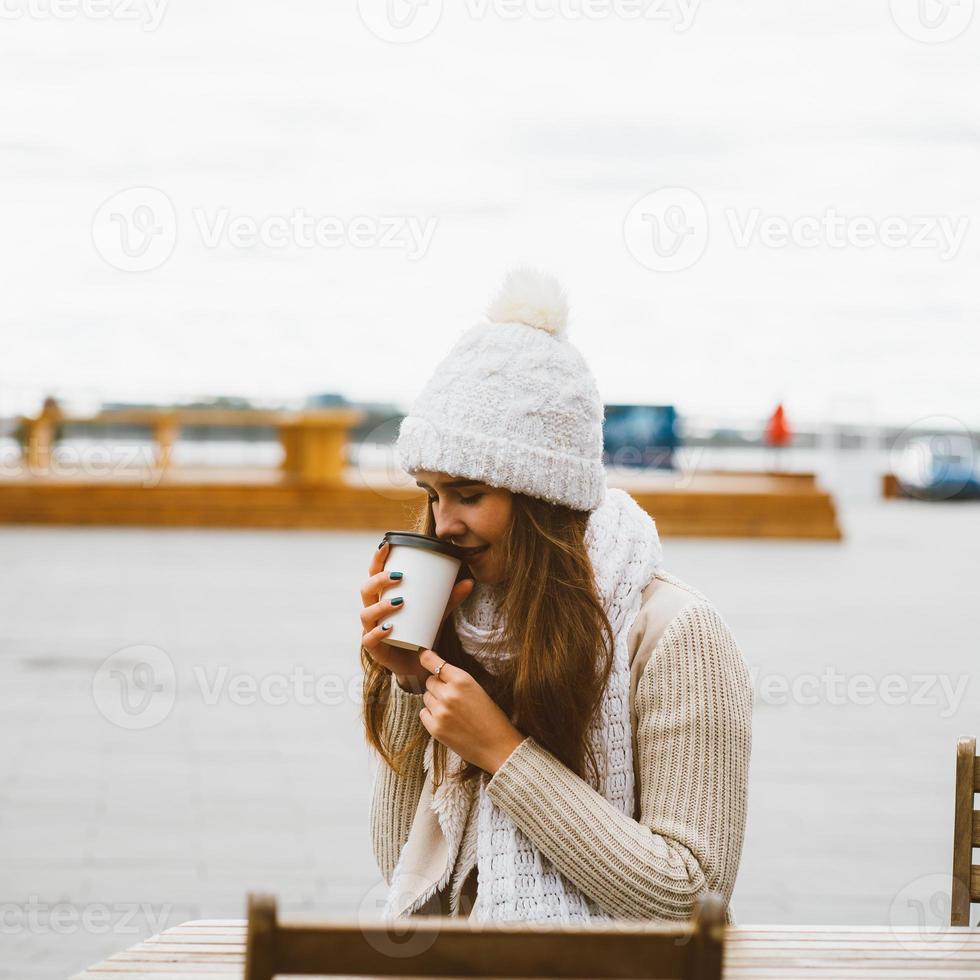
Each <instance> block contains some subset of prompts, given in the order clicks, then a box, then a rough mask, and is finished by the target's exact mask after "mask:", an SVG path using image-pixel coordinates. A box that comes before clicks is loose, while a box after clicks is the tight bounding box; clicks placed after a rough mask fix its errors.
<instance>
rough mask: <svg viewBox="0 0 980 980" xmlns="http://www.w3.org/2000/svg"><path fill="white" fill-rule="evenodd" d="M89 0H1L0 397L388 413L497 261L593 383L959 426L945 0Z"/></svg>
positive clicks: (961, 280)
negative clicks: (589, 370)
mask: <svg viewBox="0 0 980 980" xmlns="http://www.w3.org/2000/svg"><path fill="white" fill-rule="evenodd" d="M929 2H930V3H932V2H933V0H929ZM92 3H93V0H77V5H76V8H75V16H71V15H70V13H71V10H72V7H71V4H70V3H69V5H68V6H67V7H66V8H65V9H66V10H67V11H68V12H69V13H68V14H66V15H65V18H64V19H56V18H54V17H53V16H52V15H50V14H49V13H48V14H46V13H45V12H46V11H48V10H49V6H48V5H47V4H45V3H43V2H41V0H4V11H5V17H4V19H3V21H0V83H2V90H3V93H4V94H3V98H2V100H0V201H2V205H0V215H2V220H0V257H2V270H3V271H2V276H3V280H2V282H3V301H2V306H0V414H9V413H10V412H13V411H21V410H29V409H31V408H33V407H36V402H37V400H38V399H39V398H40V397H41V395H42V394H43V393H45V392H48V391H50V392H55V393H57V394H60V395H61V396H63V397H65V398H67V399H69V400H72V401H74V402H76V403H78V404H80V405H81V404H84V403H85V402H94V401H96V400H97V399H99V398H106V399H132V400H141V401H142V400H156V399H160V400H170V399H174V398H178V399H179V398H197V397H202V396H205V395H208V394H240V395H247V396H251V397H255V398H258V399H267V400H279V399H292V398H298V397H301V396H303V395H306V394H308V393H313V392H320V391H339V392H341V393H343V394H345V395H347V396H348V397H349V398H352V399H369V400H384V401H394V402H396V403H398V404H400V405H402V406H404V407H407V405H408V404H410V402H411V399H412V397H413V395H414V393H415V392H416V391H417V390H418V388H419V387H420V386H421V385H422V383H423V382H424V380H425V378H426V377H427V375H428V374H429V373H430V372H431V371H432V369H433V368H434V367H435V365H436V363H437V362H438V360H439V359H440V358H441V357H442V355H443V354H444V353H445V352H446V351H447V350H448V348H449V346H451V344H452V342H453V340H454V339H455V337H456V336H457V335H458V334H459V333H460V332H461V331H462V330H464V329H465V328H466V327H468V326H469V325H470V324H471V323H472V322H474V321H475V319H476V318H478V317H479V316H480V315H481V314H482V312H483V310H484V308H485V306H486V304H487V302H488V300H489V299H490V298H491V296H492V294H493V292H494V290H495V288H496V287H497V285H498V283H499V281H500V280H501V278H502V276H503V274H504V273H505V271H506V270H507V269H508V268H509V267H510V266H512V265H515V264H520V263H527V264H532V265H536V266H538V267H540V268H541V269H543V270H545V271H548V272H551V273H553V274H555V275H557V276H558V277H559V278H560V279H561V281H562V282H563V283H564V284H565V286H566V289H567V291H568V294H569V297H570V301H571V309H572V315H571V320H570V338H571V340H572V341H573V342H574V343H576V344H577V345H578V346H579V347H580V348H581V349H582V351H583V352H584V353H585V355H586V357H587V358H588V359H589V362H590V364H591V365H592V367H593V370H594V371H595V374H596V376H597V379H598V382H599V388H600V391H601V393H602V395H603V397H604V398H605V400H606V401H607V402H632V401H638V402H653V403H663V402H671V403H674V404H676V405H677V406H678V407H679V408H680V410H681V411H682V412H689V413H697V414H702V413H709V414H717V415H723V416H732V417H745V416H751V415H754V414H763V413H766V412H768V411H769V410H770V409H771V408H772V405H773V403H774V402H775V401H776V400H777V399H780V398H781V399H783V400H784V401H785V403H786V406H787V409H788V410H789V412H790V415H791V417H793V416H795V417H797V418H800V419H803V418H812V419H820V418H858V419H872V420H877V421H881V422H885V421H889V422H897V423H899V424H910V423H913V422H915V421H916V420H918V419H922V418H925V417H930V416H937V415H945V416H953V417H954V418H957V419H961V420H963V421H965V422H966V423H967V424H970V425H973V426H980V383H978V375H980V370H978V369H980V331H978V307H980V303H978V294H980V286H978V282H980V276H978V270H980V228H977V227H975V226H974V224H975V223H976V221H977V217H978V214H980V182H978V181H977V174H978V173H980V153H978V148H980V125H978V114H980V109H978V104H980V99H978V95H980V57H978V55H980V18H974V22H972V23H971V22H967V21H965V20H963V19H962V18H963V17H964V16H965V15H964V12H966V13H969V11H970V10H971V9H972V5H973V4H972V0H963V3H961V4H960V6H959V7H958V8H941V7H939V6H938V4H937V6H936V7H935V8H934V9H933V10H932V12H931V13H930V8H924V9H925V18H926V19H925V20H922V18H921V17H920V16H919V13H920V11H919V8H918V7H917V0H910V2H908V3H905V2H903V0H891V4H889V3H888V2H887V0H876V2H875V3H869V4H861V5H857V4H854V3H853V2H843V0H841V2H836V0H827V2H823V3H820V4H813V3H803V2H795V0H769V2H761V0H742V2H739V3H724V2H722V0H703V2H702V3H700V4H697V3H696V2H695V0H667V2H661V0H563V2H562V3H559V2H558V0H537V2H536V3H534V2H531V0H528V2H527V3H523V2H522V0H455V2H454V3H453V4H451V5H450V4H449V3H447V4H446V6H445V9H441V4H440V2H439V0H428V3H427V4H424V5H422V6H418V7H414V8H413V7H410V6H408V5H407V4H406V0H391V2H390V4H389V5H386V3H385V0H377V2H375V3H371V4H369V3H368V2H367V0H364V3H363V4H362V5H361V7H359V6H358V4H357V3H356V2H340V0H337V2H331V3H322V2H321V3H316V2H313V0H310V2H305V3H301V2H280V3H277V4H269V3H258V2H255V0H235V2H231V0H210V2H208V0H194V2H189V0H171V2H170V3H169V4H164V5H163V6H161V5H160V3H161V0H154V2H150V0H132V3H128V4H127V5H125V6H123V5H122V4H121V0H103V4H104V5H105V6H107V7H108V8H109V11H110V16H109V17H108V18H107V19H102V18H97V17H95V16H93V15H92V10H93V8H92V7H90V4H92ZM39 4H40V6H38V5H39ZM858 6H860V7H861V8H862V9H860V10H858V9H855V8H857V7H858ZM99 9H102V8H101V7H99V6H98V5H96V6H95V10H96V12H97V11H98V10H99ZM636 10H639V12H640V16H639V17H638V18H637V17H634V16H631V14H632V13H634V12H635V11H636ZM508 11H513V12H514V13H513V17H512V19H507V18H506V17H504V16H502V15H504V14H507V13H508ZM130 12H132V13H134V14H135V15H136V18H137V19H135V20H133V19H128V15H129V13H130ZM389 12H390V13H391V15H392V16H391V17H390V18H389V16H388V13H389ZM549 12H550V13H553V14H554V16H550V17H549V16H546V15H547V14H548V13H549ZM19 14H22V15H23V16H18V15H19ZM930 17H931V19H930ZM957 18H960V20H959V21H957ZM413 34H424V35H425V36H421V37H418V38H416V39H415V40H409V37H410V36H412V35H413ZM131 188H135V189H136V190H135V191H133V190H129V191H128V189H131ZM665 189H666V190H665ZM127 191H128V193H124V192H127Z"/></svg>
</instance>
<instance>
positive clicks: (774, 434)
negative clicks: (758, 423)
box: [765, 403, 793, 446]
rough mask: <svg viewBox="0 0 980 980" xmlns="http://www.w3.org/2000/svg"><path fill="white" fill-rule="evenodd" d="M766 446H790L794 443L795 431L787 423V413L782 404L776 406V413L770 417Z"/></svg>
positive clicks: (767, 426)
mask: <svg viewBox="0 0 980 980" xmlns="http://www.w3.org/2000/svg"><path fill="white" fill-rule="evenodd" d="M765 438H766V445H767V446H788V445H789V444H790V442H792V441H793V430H792V429H791V428H790V427H789V422H787V421H786V413H785V412H784V411H783V406H782V403H780V404H779V405H777V406H776V411H775V412H773V413H772V415H771V416H770V417H769V421H768V423H766V437H765Z"/></svg>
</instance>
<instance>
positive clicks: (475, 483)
mask: <svg viewBox="0 0 980 980" xmlns="http://www.w3.org/2000/svg"><path fill="white" fill-rule="evenodd" d="M415 485H416V486H417V487H422V489H423V490H432V489H433V488H432V487H430V486H429V484H428V483H423V482H422V481H421V480H416V481H415ZM443 486H444V487H446V488H450V489H451V488H453V487H481V486H483V484H482V483H480V482H479V480H452V481H451V482H449V483H444V484H443Z"/></svg>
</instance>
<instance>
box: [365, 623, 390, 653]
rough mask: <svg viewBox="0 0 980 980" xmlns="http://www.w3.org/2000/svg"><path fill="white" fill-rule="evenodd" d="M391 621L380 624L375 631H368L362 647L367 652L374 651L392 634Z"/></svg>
mask: <svg viewBox="0 0 980 980" xmlns="http://www.w3.org/2000/svg"><path fill="white" fill-rule="evenodd" d="M391 626H392V623H391V620H388V619H386V620H385V621H384V622H383V623H378V625H377V626H375V627H374V629H373V630H368V632H367V633H365V634H364V635H363V636H362V637H361V646H362V647H364V649H365V650H373V649H374V648H375V647H376V646H377V645H378V644H379V643H383V642H384V638H385V637H386V636H388V634H389V633H391Z"/></svg>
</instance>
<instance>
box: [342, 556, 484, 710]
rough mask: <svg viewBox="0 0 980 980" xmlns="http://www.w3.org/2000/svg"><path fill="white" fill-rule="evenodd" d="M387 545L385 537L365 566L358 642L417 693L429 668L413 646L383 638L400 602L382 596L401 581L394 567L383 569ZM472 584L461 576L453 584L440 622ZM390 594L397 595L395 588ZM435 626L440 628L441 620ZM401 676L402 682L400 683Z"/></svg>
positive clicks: (467, 592)
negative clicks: (402, 645) (412, 648)
mask: <svg viewBox="0 0 980 980" xmlns="http://www.w3.org/2000/svg"><path fill="white" fill-rule="evenodd" d="M388 548H389V545H388V542H387V541H386V542H385V543H384V545H383V546H382V547H381V548H379V549H378V550H377V551H376V552H375V553H374V555H373V557H372V558H371V565H370V567H369V569H368V573H369V575H370V578H368V579H367V580H366V581H365V582H364V583H363V584H362V585H361V604H362V605H363V607H364V608H363V609H361V633H362V636H361V646H362V647H364V649H365V650H366V651H367V652H368V655H369V656H370V657H371V659H372V660H374V661H376V662H377V663H379V664H381V666H382V667H387V668H388V670H390V671H391V672H392V673H393V674H394V675H395V676H396V677H397V678H398V683H399V684H400V685H401V686H402V687H403V688H404V687H406V685H408V686H409V687H410V688H411V689H412V690H415V689H416V688H417V689H418V690H417V693H419V694H421V693H422V691H423V685H424V684H425V681H426V678H428V677H429V672H428V671H427V670H426V669H425V668H424V667H423V666H421V664H420V663H419V655H418V654H417V653H416V652H415V651H413V650H403V649H402V648H401V647H393V646H392V645H391V644H390V643H385V642H384V638H385V636H386V635H387V634H388V633H390V632H391V630H390V629H385V628H384V627H385V624H386V623H390V622H391V620H392V617H393V616H396V615H398V611H399V610H400V609H401V605H397V606H396V605H393V604H392V602H391V599H386V598H384V597H383V596H382V593H383V592H384V591H385V590H386V589H391V588H392V587H393V586H397V585H399V584H401V579H393V578H392V577H391V574H392V572H397V571H398V569H395V568H393V569H391V570H390V571H385V567H384V566H385V559H386V558H387V557H388ZM473 584H474V583H473V579H471V578H465V579H463V580H462V581H461V582H457V583H456V584H455V585H454V586H453V590H452V592H451V593H450V594H449V602H448V603H446V611H445V612H444V613H443V614H442V623H445V621H446V618H447V617H448V616H449V614H450V613H451V612H452V611H453V610H454V609H455V608H456V607H457V606H458V605H459V604H460V603H461V602H462V601H463V600H464V599H465V598H466V597H467V596H468V595H469V594H470V593H471V592H472V591H473ZM392 598H396V599H397V598H398V593H397V591H396V592H395V595H394V596H393V597H392ZM439 628H440V630H441V629H442V625H441V624H440V627H439ZM403 680H404V681H405V684H402V681H403Z"/></svg>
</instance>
